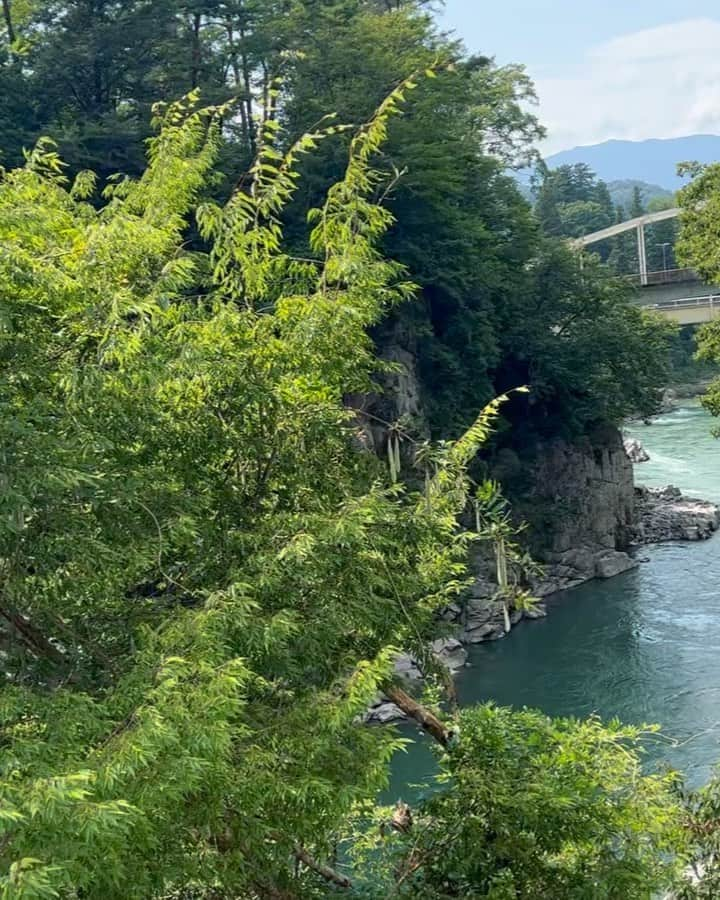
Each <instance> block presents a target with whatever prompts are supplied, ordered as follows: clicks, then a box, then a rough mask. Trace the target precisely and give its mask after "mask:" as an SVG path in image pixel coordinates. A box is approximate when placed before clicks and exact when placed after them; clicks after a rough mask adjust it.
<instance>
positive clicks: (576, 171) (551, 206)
mask: <svg viewBox="0 0 720 900" xmlns="http://www.w3.org/2000/svg"><path fill="white" fill-rule="evenodd" d="M535 212H536V214H537V216H538V219H539V220H540V224H541V226H542V228H543V231H544V232H545V233H546V234H548V235H552V236H557V237H581V236H582V235H584V234H590V233H591V232H593V231H599V230H601V229H602V228H607V227H608V226H609V225H611V224H612V222H613V215H614V208H613V204H612V200H611V199H610V193H609V191H608V189H607V185H606V184H605V182H603V181H600V180H598V179H597V177H596V176H595V174H594V172H593V171H592V170H591V169H590V167H589V166H588V165H586V164H585V163H575V164H574V165H565V166H559V167H558V168H557V169H549V170H545V171H544V172H542V173H541V181H540V184H539V185H538V187H537V188H536V200H535Z"/></svg>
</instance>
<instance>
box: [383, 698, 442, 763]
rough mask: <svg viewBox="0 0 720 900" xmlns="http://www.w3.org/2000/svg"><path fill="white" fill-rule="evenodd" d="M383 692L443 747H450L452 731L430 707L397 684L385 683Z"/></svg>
mask: <svg viewBox="0 0 720 900" xmlns="http://www.w3.org/2000/svg"><path fill="white" fill-rule="evenodd" d="M383 693H384V694H385V695H386V697H387V698H388V699H389V700H391V701H392V702H393V703H394V704H395V706H397V707H399V708H400V709H401V710H402V711H403V712H404V713H405V715H407V716H409V717H410V718H411V719H415V721H416V722H417V723H418V724H419V725H420V727H421V728H422V729H423V730H424V731H427V733H428V734H430V735H432V737H434V738H435V740H436V741H437V742H438V743H439V744H441V745H442V746H443V747H446V748H447V747H449V746H450V741H451V739H452V731H450V729H449V728H446V727H445V726H444V725H443V723H442V722H441V721H440V719H438V717H437V716H436V715H435V714H434V713H432V712H430V710H429V709H427V708H426V707H424V706H422V705H421V704H420V703H418V702H417V700H413V698H412V697H411V696H410V694H407V693H406V692H405V691H404V690H403V689H402V688H400V687H398V686H397V685H396V684H385V685H383Z"/></svg>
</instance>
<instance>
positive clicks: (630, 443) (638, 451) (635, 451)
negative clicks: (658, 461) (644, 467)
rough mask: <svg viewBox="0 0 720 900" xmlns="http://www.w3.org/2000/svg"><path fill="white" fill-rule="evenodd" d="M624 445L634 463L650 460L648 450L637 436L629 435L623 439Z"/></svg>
mask: <svg viewBox="0 0 720 900" xmlns="http://www.w3.org/2000/svg"><path fill="white" fill-rule="evenodd" d="M623 446H624V447H625V452H626V453H627V456H628V459H629V460H630V462H633V463H644V462H649V461H650V456H649V454H648V452H647V450H646V449H645V448H644V447H643V445H642V444H641V443H640V441H639V440H638V439H637V438H631V437H627V438H625V439H624V440H623Z"/></svg>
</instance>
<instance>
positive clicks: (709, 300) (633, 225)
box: [574, 207, 720, 325]
mask: <svg viewBox="0 0 720 900" xmlns="http://www.w3.org/2000/svg"><path fill="white" fill-rule="evenodd" d="M681 212H682V210H680V209H679V208H678V207H674V208H673V209H663V210H660V211H659V212H654V213H647V214H646V215H644V216H638V217H637V218H634V219H628V220H627V221H626V222H619V223H618V224H617V225H611V226H610V227H609V228H603V229H601V230H600V231H594V232H593V233H592V234H586V235H585V236H584V237H581V238H577V239H576V240H575V241H574V244H575V246H576V247H580V248H585V247H590V246H592V245H593V244H598V243H600V241H605V240H607V239H608V238H612V237H615V236H616V235H618V234H623V233H625V232H627V231H635V232H636V233H637V248H638V253H637V255H638V264H639V265H638V270H639V271H638V274H637V275H628V276H627V277H628V278H629V279H632V280H633V281H634V282H635V284H636V285H637V287H638V289H639V290H638V295H637V302H638V303H639V304H640V305H642V306H644V307H647V308H649V309H655V310H657V311H658V312H659V313H662V315H664V316H665V317H666V318H668V319H672V320H673V321H675V322H678V323H679V324H680V325H700V324H702V323H704V322H711V321H713V319H715V318H717V317H718V316H720V287H717V286H712V285H708V284H705V283H704V282H703V281H702V279H701V278H700V276H699V275H698V274H697V272H696V271H695V270H694V269H661V270H659V271H649V270H648V263H647V250H646V243H645V227H646V226H647V225H654V224H655V223H656V222H665V221H666V220H667V219H675V218H677V217H678V216H679V215H680V213H681Z"/></svg>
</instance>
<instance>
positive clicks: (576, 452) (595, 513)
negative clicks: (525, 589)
mask: <svg viewBox="0 0 720 900" xmlns="http://www.w3.org/2000/svg"><path fill="white" fill-rule="evenodd" d="M525 468H526V470H527V471H526V474H525V481H526V484H527V487H526V488H525V490H523V491H520V492H518V491H515V496H514V497H513V501H514V506H515V509H516V511H517V514H518V516H519V517H520V518H522V519H524V520H525V521H527V522H528V523H529V526H530V527H529V530H528V540H529V542H530V545H531V549H532V551H533V553H534V554H535V556H536V558H537V559H539V561H540V562H542V563H544V564H545V566H546V578H545V579H544V580H543V582H542V583H541V584H539V585H537V588H538V589H539V592H540V593H541V594H548V593H552V592H553V591H557V590H561V589H563V588H566V587H569V586H572V585H573V584H576V583H579V582H581V581H587V580H588V579H589V578H596V577H597V578H608V577H611V576H613V575H617V574H618V573H619V572H621V571H624V570H625V569H628V568H630V567H632V566H633V565H634V563H633V561H632V560H631V559H630V557H629V556H628V555H627V553H626V552H625V551H627V549H628V548H629V547H630V545H631V543H632V542H633V538H634V535H635V527H636V511H635V490H634V483H633V467H632V463H631V462H630V460H629V459H628V456H627V454H626V452H625V448H624V446H623V441H622V437H621V435H620V432H619V431H618V430H617V429H614V428H606V429H603V430H601V431H597V432H596V433H595V434H593V435H591V436H589V437H586V438H583V439H582V440H580V441H578V442H576V443H572V444H571V443H568V442H566V441H563V440H554V441H549V442H545V443H540V444H538V445H537V447H536V448H535V450H534V453H533V455H532V459H531V460H530V461H528V462H526V463H525ZM509 489H510V491H511V492H512V491H513V488H512V485H510V487H509Z"/></svg>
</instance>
